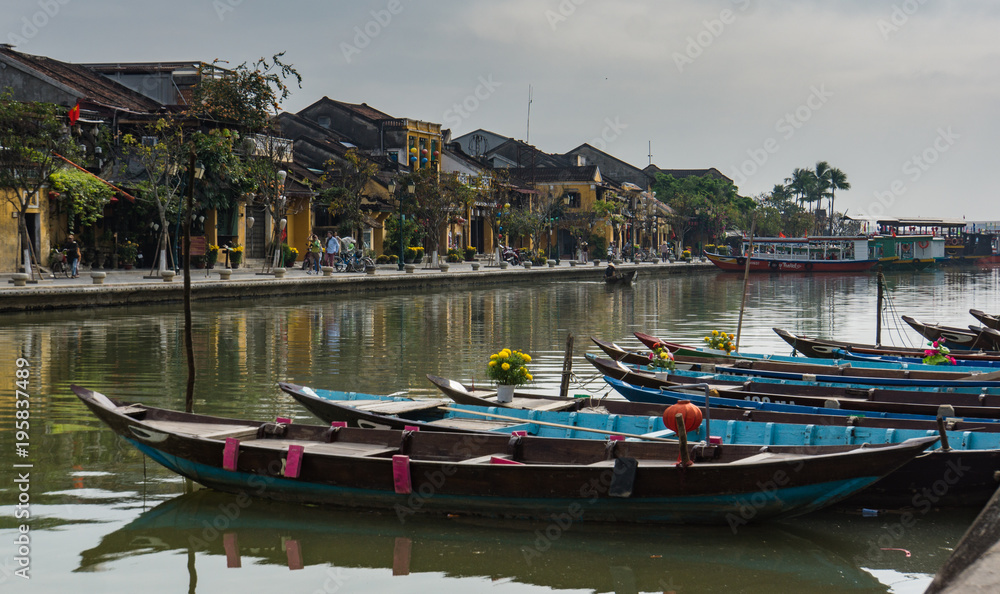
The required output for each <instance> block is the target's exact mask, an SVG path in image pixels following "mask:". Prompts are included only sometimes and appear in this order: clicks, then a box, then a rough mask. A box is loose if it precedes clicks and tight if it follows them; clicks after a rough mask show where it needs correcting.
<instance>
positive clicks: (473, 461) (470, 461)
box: [458, 453, 511, 464]
mask: <svg viewBox="0 0 1000 594" xmlns="http://www.w3.org/2000/svg"><path fill="white" fill-rule="evenodd" d="M493 458H499V459H501V460H510V459H511V456H510V454H501V453H496V454H486V455H485V456H479V457H476V458H468V459H465V460H461V461H460V462H458V463H459V464H489V463H490V460H492V459H493Z"/></svg>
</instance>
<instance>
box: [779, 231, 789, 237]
mask: <svg viewBox="0 0 1000 594" xmlns="http://www.w3.org/2000/svg"><path fill="white" fill-rule="evenodd" d="M778 237H788V236H787V235H785V234H784V233H782V232H780V231H779V232H778Z"/></svg>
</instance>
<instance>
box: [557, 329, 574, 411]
mask: <svg viewBox="0 0 1000 594" xmlns="http://www.w3.org/2000/svg"><path fill="white" fill-rule="evenodd" d="M571 375H573V333H572V332H570V333H569V334H567V335H566V354H565V355H563V371H562V381H561V382H560V383H559V396H560V397H561V398H566V397H568V396H569V378H570V376H571Z"/></svg>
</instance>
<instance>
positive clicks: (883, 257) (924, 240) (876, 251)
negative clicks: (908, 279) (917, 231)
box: [868, 234, 946, 270]
mask: <svg viewBox="0 0 1000 594" xmlns="http://www.w3.org/2000/svg"><path fill="white" fill-rule="evenodd" d="M868 250H869V258H872V259H875V260H878V263H879V265H880V266H882V267H883V268H884V269H886V270H923V269H925V268H928V267H930V266H933V265H935V264H937V263H938V262H940V261H942V260H944V259H945V257H946V256H945V242H944V238H943V237H935V236H934V235H931V234H924V235H895V234H893V235H876V236H874V237H871V238H869V240H868Z"/></svg>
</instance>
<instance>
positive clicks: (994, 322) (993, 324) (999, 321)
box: [969, 309, 1000, 330]
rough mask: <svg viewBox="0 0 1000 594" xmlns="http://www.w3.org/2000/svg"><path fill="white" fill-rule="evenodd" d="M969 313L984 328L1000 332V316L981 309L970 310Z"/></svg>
mask: <svg viewBox="0 0 1000 594" xmlns="http://www.w3.org/2000/svg"><path fill="white" fill-rule="evenodd" d="M969 313H970V314H972V317H974V318H976V319H977V320H979V322H980V323H981V324H982V325H983V326H986V327H987V328H993V329H994V330H1000V316H995V315H992V314H988V313H986V312H984V311H982V310H979V309H970V310H969Z"/></svg>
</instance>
